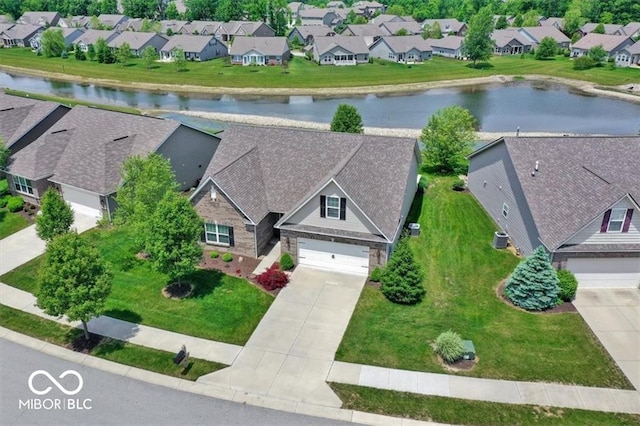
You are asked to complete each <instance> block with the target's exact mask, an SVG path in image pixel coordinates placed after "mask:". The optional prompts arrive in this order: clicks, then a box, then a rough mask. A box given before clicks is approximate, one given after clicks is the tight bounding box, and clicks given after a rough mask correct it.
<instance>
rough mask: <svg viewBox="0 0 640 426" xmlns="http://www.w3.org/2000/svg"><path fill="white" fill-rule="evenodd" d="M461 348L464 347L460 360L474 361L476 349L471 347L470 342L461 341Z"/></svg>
mask: <svg viewBox="0 0 640 426" xmlns="http://www.w3.org/2000/svg"><path fill="white" fill-rule="evenodd" d="M462 346H463V347H464V351H463V352H462V359H476V348H474V347H473V342H472V341H471V340H463V341H462Z"/></svg>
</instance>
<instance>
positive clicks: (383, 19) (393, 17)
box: [371, 13, 416, 25]
mask: <svg viewBox="0 0 640 426" xmlns="http://www.w3.org/2000/svg"><path fill="white" fill-rule="evenodd" d="M390 21H393V22H416V20H415V19H413V17H411V16H397V15H387V14H384V13H383V14H381V15H378V16H376V17H375V18H373V19H372V20H371V22H372V23H374V24H376V25H380V24H383V23H385V22H390Z"/></svg>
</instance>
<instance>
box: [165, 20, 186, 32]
mask: <svg viewBox="0 0 640 426" xmlns="http://www.w3.org/2000/svg"><path fill="white" fill-rule="evenodd" d="M188 23H189V21H179V20H176V19H172V20H164V21H160V32H162V33H163V34H167V32H169V30H171V33H172V34H178V33H179V32H180V28H182V27H183V26H184V25H186V24H188Z"/></svg>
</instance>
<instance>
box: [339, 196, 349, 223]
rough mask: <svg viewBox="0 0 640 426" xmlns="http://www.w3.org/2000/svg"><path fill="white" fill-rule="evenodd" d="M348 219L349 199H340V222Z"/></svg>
mask: <svg viewBox="0 0 640 426" xmlns="http://www.w3.org/2000/svg"><path fill="white" fill-rule="evenodd" d="M346 218H347V199H346V198H340V220H345V219H346Z"/></svg>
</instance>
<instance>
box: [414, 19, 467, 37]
mask: <svg viewBox="0 0 640 426" xmlns="http://www.w3.org/2000/svg"><path fill="white" fill-rule="evenodd" d="M436 22H437V23H438V25H440V31H441V32H442V35H443V36H445V37H446V36H451V35H454V36H460V37H464V36H465V34H467V24H465V23H464V22H460V21H458V20H457V19H425V20H424V21H422V24H421V25H422V28H424V29H428V28H431V27H433V25H434V24H435V23H436Z"/></svg>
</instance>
